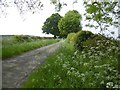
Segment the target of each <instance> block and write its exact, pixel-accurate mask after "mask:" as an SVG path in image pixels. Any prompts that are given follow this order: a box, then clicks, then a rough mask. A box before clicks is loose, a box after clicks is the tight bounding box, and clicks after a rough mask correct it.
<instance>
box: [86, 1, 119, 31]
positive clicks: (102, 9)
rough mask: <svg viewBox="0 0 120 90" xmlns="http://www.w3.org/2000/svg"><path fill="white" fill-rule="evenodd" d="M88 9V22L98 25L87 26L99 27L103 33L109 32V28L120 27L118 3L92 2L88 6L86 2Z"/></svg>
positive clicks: (90, 25)
mask: <svg viewBox="0 0 120 90" xmlns="http://www.w3.org/2000/svg"><path fill="white" fill-rule="evenodd" d="M84 4H85V8H86V14H85V15H86V20H89V21H94V22H96V23H97V24H95V25H93V24H91V23H89V24H87V25H86V26H89V27H95V28H96V29H97V28H98V27H99V28H100V30H101V31H104V30H108V27H110V26H112V25H114V26H118V18H119V16H118V15H119V12H118V9H116V8H117V7H118V6H117V4H118V2H92V3H91V4H88V3H87V2H84Z"/></svg>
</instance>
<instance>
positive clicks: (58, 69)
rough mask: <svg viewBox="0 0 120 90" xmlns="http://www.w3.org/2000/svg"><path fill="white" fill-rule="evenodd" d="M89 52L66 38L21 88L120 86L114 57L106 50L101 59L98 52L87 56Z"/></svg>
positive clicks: (103, 87) (104, 87)
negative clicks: (80, 50)
mask: <svg viewBox="0 0 120 90" xmlns="http://www.w3.org/2000/svg"><path fill="white" fill-rule="evenodd" d="M91 43H92V42H91ZM93 50H94V49H93ZM88 53H91V51H89V52H87V53H84V52H83V51H82V52H78V51H75V49H74V46H73V44H72V43H71V44H70V43H67V42H65V43H64V44H62V46H61V47H60V48H59V49H58V50H57V51H56V52H55V53H54V54H53V55H51V56H50V57H49V58H48V59H47V61H46V62H45V63H44V64H43V65H40V66H39V67H38V68H37V69H36V70H35V71H33V72H32V74H31V75H30V76H29V78H28V80H27V81H26V82H25V83H24V86H23V88H102V89H106V88H120V87H119V85H120V83H119V72H118V66H119V64H118V61H117V59H116V57H115V56H108V55H107V54H106V53H102V54H104V56H106V57H104V58H102V59H101V57H102V56H101V55H100V56H99V55H98V56H91V57H90V56H89V57H87V56H86V54H88ZM113 53H114V52H113ZM115 53H116V52H115ZM116 54H118V53H116Z"/></svg>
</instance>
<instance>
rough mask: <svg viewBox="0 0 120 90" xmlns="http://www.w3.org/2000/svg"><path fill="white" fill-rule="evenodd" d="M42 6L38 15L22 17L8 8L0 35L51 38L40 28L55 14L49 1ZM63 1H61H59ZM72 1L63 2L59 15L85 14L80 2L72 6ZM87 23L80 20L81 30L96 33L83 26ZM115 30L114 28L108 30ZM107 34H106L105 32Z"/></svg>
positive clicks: (0, 28)
mask: <svg viewBox="0 0 120 90" xmlns="http://www.w3.org/2000/svg"><path fill="white" fill-rule="evenodd" d="M41 1H42V3H43V4H44V7H43V10H41V11H40V13H39V14H38V13H37V14H31V13H29V12H28V13H26V14H24V15H20V14H19V12H18V11H17V8H15V7H11V8H8V10H7V12H8V15H7V17H6V18H4V17H1V18H0V34H1V35H21V34H23V35H36V36H52V35H45V34H43V33H42V30H41V28H42V26H43V23H44V22H45V20H46V19H47V18H48V17H49V16H51V14H53V13H55V7H54V5H51V4H50V0H47V2H46V0H41ZM61 1H63V0H61ZM73 1H74V0H64V2H66V3H67V6H64V7H63V8H62V10H61V12H59V14H60V15H62V16H64V14H65V13H66V12H67V11H69V10H73V9H75V10H77V11H79V13H80V14H81V15H82V17H83V14H84V13H85V8H84V6H83V2H82V0H78V1H79V2H78V3H76V4H74V7H73V5H72V2H73ZM86 23H88V22H87V21H86V20H85V17H83V19H82V26H83V30H90V31H92V32H93V33H98V32H99V30H95V29H93V28H86V27H85V24H86ZM110 29H115V28H110ZM117 31H118V30H117V29H116V32H115V35H114V37H116V36H117V33H118V32H117ZM106 33H108V32H106Z"/></svg>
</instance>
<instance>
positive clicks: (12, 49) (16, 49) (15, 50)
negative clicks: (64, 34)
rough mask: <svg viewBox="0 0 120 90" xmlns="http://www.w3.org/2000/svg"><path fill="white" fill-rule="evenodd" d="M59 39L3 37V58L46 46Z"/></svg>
mask: <svg viewBox="0 0 120 90" xmlns="http://www.w3.org/2000/svg"><path fill="white" fill-rule="evenodd" d="M58 41H59V40H57V39H56V40H54V39H42V40H35V41H33V40H32V41H29V42H26V41H24V42H18V41H16V40H14V38H13V37H9V38H3V41H2V58H3V59H5V58H9V57H12V56H15V55H18V54H21V53H23V52H26V51H29V50H33V49H36V48H40V47H42V46H46V45H49V44H52V43H55V42H58Z"/></svg>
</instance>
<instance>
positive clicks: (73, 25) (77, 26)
mask: <svg viewBox="0 0 120 90" xmlns="http://www.w3.org/2000/svg"><path fill="white" fill-rule="evenodd" d="M81 19H82V17H81V15H80V14H79V13H78V12H77V11H76V10H70V11H68V12H67V13H66V14H65V16H64V17H63V18H61V19H60V21H59V23H58V28H59V30H60V33H61V34H63V35H66V36H67V35H68V34H69V33H72V32H78V31H79V30H81V29H82V26H81Z"/></svg>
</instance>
